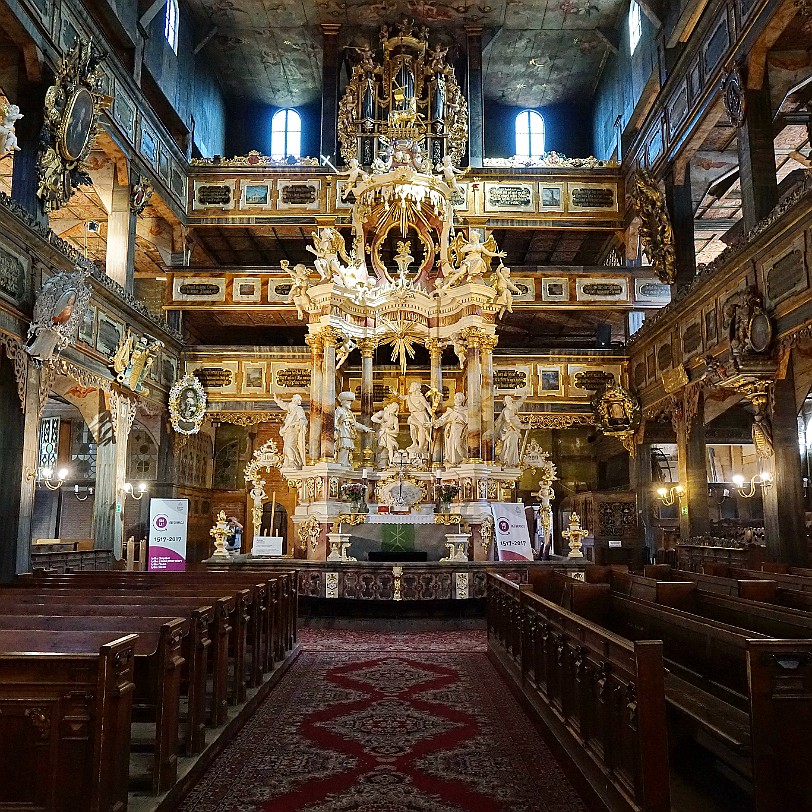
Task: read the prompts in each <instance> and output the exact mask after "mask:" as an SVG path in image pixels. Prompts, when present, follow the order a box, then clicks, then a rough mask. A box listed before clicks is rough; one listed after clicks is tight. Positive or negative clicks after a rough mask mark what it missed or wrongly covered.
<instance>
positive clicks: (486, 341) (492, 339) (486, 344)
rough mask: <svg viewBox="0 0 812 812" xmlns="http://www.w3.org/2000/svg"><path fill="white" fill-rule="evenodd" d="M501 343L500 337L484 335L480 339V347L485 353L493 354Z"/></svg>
mask: <svg viewBox="0 0 812 812" xmlns="http://www.w3.org/2000/svg"><path fill="white" fill-rule="evenodd" d="M498 343H499V336H495V335H488V334H487V333H486V334H482V335H480V338H479V346H480V347H481V349H482V350H483V352H493V351H494V348H495V347H496V345H497V344H498Z"/></svg>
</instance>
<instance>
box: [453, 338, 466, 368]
mask: <svg viewBox="0 0 812 812" xmlns="http://www.w3.org/2000/svg"><path fill="white" fill-rule="evenodd" d="M451 342H452V344H453V347H454V355H456V356H457V361H458V362H459V365H460V369H464V368H465V363H466V361H467V360H468V348H467V347H466V346H465V341H464V340H463V338H462V336H459V335H456V336H454V337H453V338H452V339H451Z"/></svg>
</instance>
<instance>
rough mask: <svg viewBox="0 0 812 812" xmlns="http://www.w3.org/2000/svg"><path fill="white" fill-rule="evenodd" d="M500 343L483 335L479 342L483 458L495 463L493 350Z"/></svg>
mask: <svg viewBox="0 0 812 812" xmlns="http://www.w3.org/2000/svg"><path fill="white" fill-rule="evenodd" d="M498 341H499V339H498V338H497V336H495V335H483V336H482V337H481V338H480V340H479V346H480V354H481V368H482V458H483V459H484V460H485V462H493V460H494V445H495V442H496V438H495V437H494V419H493V350H494V347H495V346H496V343H497V342H498Z"/></svg>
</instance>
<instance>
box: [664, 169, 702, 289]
mask: <svg viewBox="0 0 812 812" xmlns="http://www.w3.org/2000/svg"><path fill="white" fill-rule="evenodd" d="M665 202H666V206H667V207H668V216H669V218H670V219H671V228H672V229H673V232H674V253H675V255H676V264H677V278H676V280H675V281H674V286H675V288H677V289H679V288H682V287H685V286H686V285H690V284H691V282H692V281H693V279H694V277H695V276H696V246H695V244H694V204H693V200H692V199H691V166H690V164H688V165H687V166H686V167H685V174H684V176H683V178H682V183H681V184H677V183H676V181H675V179H674V173H673V172H672V173H670V174H669V175H668V177H667V178H666V181H665Z"/></svg>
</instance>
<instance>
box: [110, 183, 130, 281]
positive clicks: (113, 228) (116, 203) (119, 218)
mask: <svg viewBox="0 0 812 812" xmlns="http://www.w3.org/2000/svg"><path fill="white" fill-rule="evenodd" d="M125 180H126V183H124V184H118V183H114V184H113V204H112V208H111V210H110V215H109V217H108V218H107V257H106V270H107V275H108V276H109V277H110V278H111V279H114V280H115V281H116V282H118V284H119V285H121V287H123V288H124V289H125V290H127V291H129V292H130V293H132V290H133V280H134V278H135V225H136V216H135V212H134V211H133V210H132V208H131V206H130V183H129V178H125Z"/></svg>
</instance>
